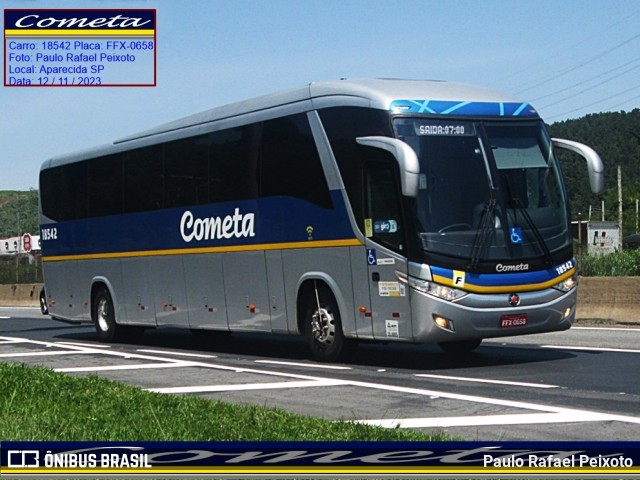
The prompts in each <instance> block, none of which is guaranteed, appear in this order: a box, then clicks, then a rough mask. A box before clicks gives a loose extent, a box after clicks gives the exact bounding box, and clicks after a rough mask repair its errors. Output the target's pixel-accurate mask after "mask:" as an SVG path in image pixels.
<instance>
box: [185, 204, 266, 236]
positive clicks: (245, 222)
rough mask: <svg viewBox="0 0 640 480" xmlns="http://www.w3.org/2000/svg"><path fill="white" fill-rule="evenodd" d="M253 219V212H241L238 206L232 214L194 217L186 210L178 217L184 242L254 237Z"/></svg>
mask: <svg viewBox="0 0 640 480" xmlns="http://www.w3.org/2000/svg"><path fill="white" fill-rule="evenodd" d="M254 219H255V214H253V213H245V214H242V213H240V209H239V208H236V209H235V210H234V212H233V215H227V216H226V217H207V218H195V217H194V216H193V213H191V212H190V211H189V210H187V211H186V212H184V213H183V214H182V218H181V219H180V235H182V239H183V240H184V241H185V242H191V241H192V240H197V241H201V240H222V239H228V238H246V237H254V236H255V230H254Z"/></svg>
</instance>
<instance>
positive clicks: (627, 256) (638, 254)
mask: <svg viewBox="0 0 640 480" xmlns="http://www.w3.org/2000/svg"><path fill="white" fill-rule="evenodd" d="M578 268H579V271H580V274H581V275H584V276H586V277H635V276H638V275H640V249H636V250H624V251H622V252H615V253H611V254H609V255H599V256H592V255H584V256H583V257H582V258H581V259H580V260H579V262H578Z"/></svg>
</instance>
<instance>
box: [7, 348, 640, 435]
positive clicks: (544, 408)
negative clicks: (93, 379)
mask: <svg viewBox="0 0 640 480" xmlns="http://www.w3.org/2000/svg"><path fill="white" fill-rule="evenodd" d="M0 338H3V339H4V340H10V341H20V342H25V343H30V344H33V345H44V346H46V347H51V346H52V344H51V343H50V342H40V341H36V340H29V339H24V338H17V337H0ZM60 347H63V348H67V349H69V350H71V351H72V352H73V353H94V354H100V355H111V356H115V357H120V358H135V359H146V360H151V361H158V362H176V361H175V360H172V359H170V358H166V357H156V356H151V355H139V354H131V353H129V352H118V351H113V350H106V351H105V350H100V349H95V348H85V347H79V346H74V345H60ZM549 348H556V347H554V346H550V347H549ZM30 355H33V354H30ZM189 363H191V364H192V365H193V366H196V367H204V368H212V369H216V370H223V371H234V372H237V371H241V372H244V373H255V374H261V375H271V376H277V377H284V378H295V379H297V380H308V381H310V382H300V383H302V384H306V385H307V386H319V385H336V386H351V387H363V388H369V389H376V390H384V391H393V392H397V393H407V394H412V395H422V396H429V397H434V398H438V397H439V398H449V399H453V400H462V401H468V402H472V403H474V402H475V403H485V404H490V405H501V406H505V407H512V408H521V409H525V410H534V411H539V412H544V413H556V414H568V415H591V416H592V417H591V418H594V419H596V418H597V419H601V420H602V419H606V420H607V421H619V422H626V423H633V424H640V417H632V416H626V415H616V414H606V413H602V414H601V413H598V412H591V411H585V410H575V409H571V408H564V407H555V406H549V405H540V404H535V403H527V402H518V401H510V400H504V399H500V398H489V397H477V396H473V395H461V394H455V393H449V392H441V391H435V390H426V389H418V388H410V387H400V386H395V385H387V384H380V383H369V382H356V381H342V380H335V379H330V378H323V377H315V376H309V375H300V374H292V373H284V372H273V371H269V370H259V369H250V368H247V369H238V368H235V367H229V366H226V365H215V364H211V363H204V362H189ZM278 383H279V384H282V383H299V382H277V383H273V384H271V385H277V384H278ZM263 385H269V384H263ZM303 386H304V385H303ZM222 387H226V388H227V389H228V388H234V386H222ZM176 388H193V387H176ZM213 388H219V387H216V386H213ZM242 388H243V387H241V386H238V387H235V389H242ZM245 388H247V387H245ZM287 388H288V387H287ZM159 390H160V389H159ZM167 393H169V392H167ZM598 415H602V416H601V417H598ZM396 421H397V420H396ZM594 421H595V420H594Z"/></svg>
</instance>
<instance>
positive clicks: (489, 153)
mask: <svg viewBox="0 0 640 480" xmlns="http://www.w3.org/2000/svg"><path fill="white" fill-rule="evenodd" d="M560 149H563V150H570V151H573V152H575V153H577V154H578V155H580V156H582V157H584V159H585V160H586V161H587V167H588V170H589V179H590V183H591V188H592V190H593V191H594V192H600V191H601V190H602V188H603V167H602V162H601V160H600V158H599V157H598V155H597V154H596V153H595V152H594V151H593V150H592V149H590V148H589V147H587V146H584V145H581V144H578V143H575V142H572V141H569V140H560V139H552V138H550V137H549V134H548V133H547V130H546V128H545V125H544V123H543V121H542V120H541V118H540V117H539V115H538V113H537V112H536V110H535V109H534V108H533V107H532V106H531V105H529V104H528V103H524V102H522V101H521V100H518V99H516V98H513V97H510V96H506V95H503V94H500V93H496V92H492V91H488V90H485V89H480V88H476V87H472V86H467V85H459V84H454V83H448V82H438V81H413V80H391V79H389V80H386V79H366V80H340V81H335V82H324V83H310V84H308V85H305V86H303V87H301V88H297V89H292V90H289V91H285V92H282V93H278V94H273V95H267V96H263V97H259V98H256V99H253V100H248V101H244V102H240V103H235V104H231V105H226V106H222V107H219V108H214V109H212V110H208V111H205V112H202V113H199V114H196V115H193V116H190V117H187V118H184V119H181V120H177V121H175V122H171V123H168V124H165V125H162V126H159V127H157V128H153V129H150V130H147V131H144V132H141V133H139V134H136V135H131V136H129V137H126V138H122V139H119V140H117V141H115V142H113V143H112V144H109V145H106V146H102V147H99V148H94V149H91V150H89V151H83V152H79V153H74V154H71V155H67V156H62V157H57V158H52V159H50V160H47V161H46V162H44V164H43V165H42V168H41V171H40V209H41V243H42V258H43V268H44V278H45V286H46V299H45V301H46V307H47V308H48V313H49V315H51V316H52V317H53V318H55V319H58V320H63V321H68V322H75V323H77V322H93V323H94V324H95V327H96V330H97V335H98V337H99V339H100V340H102V341H108V342H111V341H118V340H121V339H124V338H125V337H126V336H127V335H128V334H131V333H138V332H141V331H143V330H144V329H147V328H152V327H164V326H170V327H184V328H187V329H191V330H192V331H193V332H195V333H196V334H198V333H204V332H208V331H209V332H210V331H222V332H273V333H280V334H292V335H304V336H306V338H307V341H308V344H309V347H310V349H311V352H312V356H313V357H314V358H315V359H317V360H320V361H337V360H339V359H341V358H343V355H345V354H346V353H347V352H348V351H349V350H350V349H351V347H352V346H353V345H354V344H356V343H357V342H358V341H381V342H413V343H437V344H439V345H440V346H441V347H442V348H443V349H444V350H445V351H449V352H460V353H462V352H467V351H471V350H473V349H474V348H476V347H477V346H478V345H479V344H480V342H481V341H482V339H484V338H492V337H503V336H511V335H525V334H533V333H539V332H550V331H558V330H565V329H568V328H570V326H571V324H572V321H573V320H574V317H575V313H576V286H577V277H576V262H575V259H574V257H573V253H572V239H571V235H570V229H569V225H570V221H569V220H570V219H569V210H568V207H567V192H566V190H565V185H564V183H563V177H562V173H561V170H560V165H559V163H558V160H557V157H556V152H557V151H558V150H560Z"/></svg>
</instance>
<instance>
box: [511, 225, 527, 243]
mask: <svg viewBox="0 0 640 480" xmlns="http://www.w3.org/2000/svg"><path fill="white" fill-rule="evenodd" d="M509 237H510V238H511V243H512V244H514V245H522V244H523V243H524V236H523V234H522V228H520V227H511V228H510V229H509Z"/></svg>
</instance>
